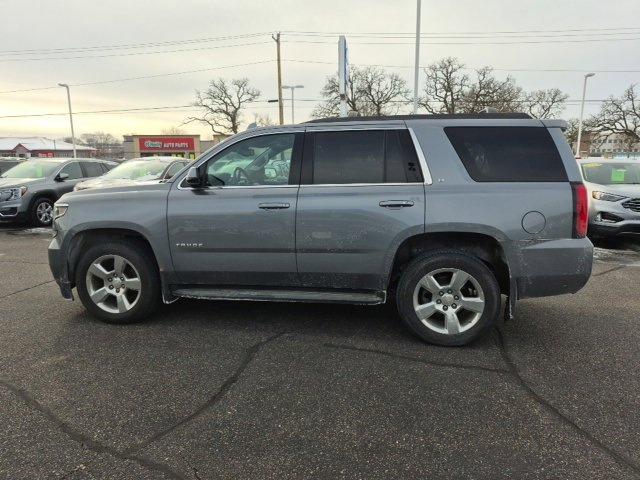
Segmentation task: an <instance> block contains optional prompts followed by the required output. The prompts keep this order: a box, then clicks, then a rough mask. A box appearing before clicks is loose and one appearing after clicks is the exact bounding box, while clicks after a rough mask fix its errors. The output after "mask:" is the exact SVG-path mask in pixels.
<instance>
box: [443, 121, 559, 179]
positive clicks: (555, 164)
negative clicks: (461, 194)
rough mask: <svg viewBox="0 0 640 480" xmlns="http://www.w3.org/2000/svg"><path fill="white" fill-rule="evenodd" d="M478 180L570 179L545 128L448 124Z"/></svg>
mask: <svg viewBox="0 0 640 480" xmlns="http://www.w3.org/2000/svg"><path fill="white" fill-rule="evenodd" d="M444 131H445V134H446V135H447V137H448V138H449V141H450V142H451V144H452V145H453V148H454V149H455V151H456V153H457V154H458V157H460V160H461V161H462V163H463V165H464V167H465V168H466V170H467V172H468V173H469V176H470V177H471V178H472V179H473V180H475V181H476V182H566V181H568V178H567V172H566V171H565V169H564V165H563V163H562V158H561V157H560V154H559V153H558V149H557V148H556V145H555V143H554V142H553V139H552V138H551V135H550V134H549V132H548V131H547V129H546V128H544V127H445V129H444Z"/></svg>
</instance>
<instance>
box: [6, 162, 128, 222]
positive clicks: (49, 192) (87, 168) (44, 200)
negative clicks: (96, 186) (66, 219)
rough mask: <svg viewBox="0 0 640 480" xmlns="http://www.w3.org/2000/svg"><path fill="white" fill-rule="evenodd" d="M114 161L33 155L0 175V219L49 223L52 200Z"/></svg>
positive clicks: (103, 170) (108, 167) (96, 174)
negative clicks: (37, 156)
mask: <svg viewBox="0 0 640 480" xmlns="http://www.w3.org/2000/svg"><path fill="white" fill-rule="evenodd" d="M115 165H117V163H115V162H109V161H106V160H96V159H92V158H37V159H35V158H34V159H30V160H26V161H24V162H22V163H18V164H17V165H15V166H13V167H12V168H10V169H9V170H7V171H6V172H4V173H2V174H1V175H0V221H2V220H8V221H14V222H15V221H23V222H24V221H26V222H29V223H31V224H32V225H35V226H38V227H46V226H49V225H51V221H52V220H53V204H54V202H55V201H56V200H57V199H58V198H60V197H61V196H62V195H64V194H65V193H67V192H70V191H71V190H73V187H74V186H75V185H76V183H78V182H80V181H82V180H86V179H89V178H92V177H97V176H99V175H102V174H103V173H105V172H108V171H109V170H110V169H112V168H113V167H114V166H115Z"/></svg>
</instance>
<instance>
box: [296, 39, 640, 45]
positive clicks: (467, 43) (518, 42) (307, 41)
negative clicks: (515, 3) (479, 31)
mask: <svg viewBox="0 0 640 480" xmlns="http://www.w3.org/2000/svg"><path fill="white" fill-rule="evenodd" d="M636 40H640V37H633V38H591V39H580V40H564V39H551V40H529V41H525V40H518V41H508V42H420V45H533V44H547V43H554V44H555V43H594V42H596V43H600V42H622V41H636ZM284 42H285V43H290V44H295V43H307V44H316V45H335V42H323V41H317V40H284ZM349 43H350V45H380V46H391V45H413V44H414V42H349Z"/></svg>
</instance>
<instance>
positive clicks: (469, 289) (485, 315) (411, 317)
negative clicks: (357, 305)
mask: <svg viewBox="0 0 640 480" xmlns="http://www.w3.org/2000/svg"><path fill="white" fill-rule="evenodd" d="M396 300H397V304H398V311H399V312H400V316H401V317H402V319H403V320H404V322H405V323H406V324H407V326H408V327H409V328H410V329H411V330H412V331H413V332H414V333H415V334H416V335H418V336H419V337H421V338H422V339H423V340H425V341H427V342H429V343H434V344H436V345H445V346H456V345H465V344H467V343H470V342H472V341H473V340H475V339H477V338H478V337H480V336H481V335H483V334H484V333H486V332H487V331H489V330H490V329H491V328H492V327H493V326H494V325H495V323H496V321H497V318H498V315H499V311H500V304H501V302H500V300H501V297H500V288H499V286H498V282H497V280H496V278H495V276H494V275H493V273H492V272H491V270H489V269H488V268H487V266H486V265H485V264H484V263H482V262H481V261H480V260H479V259H477V258H475V257H472V256H469V255H467V254H465V253H462V252H458V251H451V250H447V251H434V252H428V253H425V254H423V255H421V256H419V257H416V258H415V259H413V260H412V261H411V262H410V263H409V265H408V266H407V268H406V269H405V271H404V272H403V274H402V276H401V278H400V282H399V284H398V290H397V299H396Z"/></svg>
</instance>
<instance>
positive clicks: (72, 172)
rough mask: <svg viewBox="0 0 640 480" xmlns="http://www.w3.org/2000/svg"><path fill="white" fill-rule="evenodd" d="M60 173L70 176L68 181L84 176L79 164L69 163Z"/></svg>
mask: <svg viewBox="0 0 640 480" xmlns="http://www.w3.org/2000/svg"><path fill="white" fill-rule="evenodd" d="M60 173H66V174H68V175H69V176H68V177H67V180H75V179H77V178H82V176H83V174H82V169H81V168H80V164H79V163H78V162H71V163H69V164H68V165H66V166H65V167H64V168H63V169H62V170H60Z"/></svg>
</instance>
